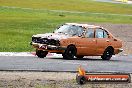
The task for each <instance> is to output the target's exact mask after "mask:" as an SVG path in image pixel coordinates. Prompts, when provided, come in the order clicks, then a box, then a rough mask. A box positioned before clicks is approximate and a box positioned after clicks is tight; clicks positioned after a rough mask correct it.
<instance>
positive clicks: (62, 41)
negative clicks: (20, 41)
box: [31, 23, 123, 60]
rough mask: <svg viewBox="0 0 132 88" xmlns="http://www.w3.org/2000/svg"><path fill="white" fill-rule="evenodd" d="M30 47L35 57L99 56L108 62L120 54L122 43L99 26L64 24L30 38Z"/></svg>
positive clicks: (68, 57) (70, 57)
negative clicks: (52, 30) (34, 51)
mask: <svg viewBox="0 0 132 88" xmlns="http://www.w3.org/2000/svg"><path fill="white" fill-rule="evenodd" d="M31 45H32V46H33V47H34V48H36V55H37V56H38V57H40V58H44V57H46V55H47V54H48V52H50V53H58V54H62V56H63V58H64V59H73V58H75V57H77V58H83V57H84V56H101V58H102V59H103V60H110V58H111V57H112V55H114V54H118V53H119V52H122V51H123V49H122V48H121V47H122V41H121V40H120V39H117V38H115V37H114V36H113V35H112V34H111V33H110V32H109V31H108V30H106V29H104V28H103V27H100V26H95V25H89V24H79V23H65V24H64V25H61V26H60V27H59V28H58V29H56V30H55V31H54V32H53V33H45V34H37V35H33V36H32V42H31Z"/></svg>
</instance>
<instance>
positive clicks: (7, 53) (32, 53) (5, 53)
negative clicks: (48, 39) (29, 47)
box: [0, 52, 62, 57]
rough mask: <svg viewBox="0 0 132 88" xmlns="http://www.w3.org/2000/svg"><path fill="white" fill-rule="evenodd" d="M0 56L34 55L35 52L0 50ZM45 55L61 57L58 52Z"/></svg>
mask: <svg viewBox="0 0 132 88" xmlns="http://www.w3.org/2000/svg"><path fill="white" fill-rule="evenodd" d="M0 56H36V53H35V52H0ZM47 57H62V55H60V54H55V53H48V55H47Z"/></svg>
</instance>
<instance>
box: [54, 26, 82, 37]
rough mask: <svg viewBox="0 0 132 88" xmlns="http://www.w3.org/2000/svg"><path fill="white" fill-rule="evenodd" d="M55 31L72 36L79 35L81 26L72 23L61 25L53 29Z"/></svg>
mask: <svg viewBox="0 0 132 88" xmlns="http://www.w3.org/2000/svg"><path fill="white" fill-rule="evenodd" d="M55 33H64V34H68V35H72V36H73V35H76V36H80V35H82V33H83V28H82V27H79V26H74V25H62V26H60V27H59V28H58V29H57V30H56V31H55Z"/></svg>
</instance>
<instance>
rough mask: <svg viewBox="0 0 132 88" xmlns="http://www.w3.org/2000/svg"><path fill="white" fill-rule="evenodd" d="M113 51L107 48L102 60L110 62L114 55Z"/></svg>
mask: <svg viewBox="0 0 132 88" xmlns="http://www.w3.org/2000/svg"><path fill="white" fill-rule="evenodd" d="M113 52H114V51H113V49H111V48H107V49H106V50H105V51H104V53H103V55H102V56H101V58H102V59H103V60H110V59H111V57H112V55H113Z"/></svg>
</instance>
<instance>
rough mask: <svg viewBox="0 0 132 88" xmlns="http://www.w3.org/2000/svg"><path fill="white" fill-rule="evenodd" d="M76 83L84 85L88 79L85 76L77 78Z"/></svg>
mask: <svg viewBox="0 0 132 88" xmlns="http://www.w3.org/2000/svg"><path fill="white" fill-rule="evenodd" d="M76 82H77V83H78V84H80V85H83V84H85V83H86V78H85V77H84V76H78V75H77V76H76Z"/></svg>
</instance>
